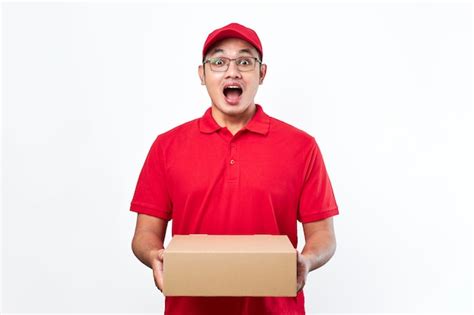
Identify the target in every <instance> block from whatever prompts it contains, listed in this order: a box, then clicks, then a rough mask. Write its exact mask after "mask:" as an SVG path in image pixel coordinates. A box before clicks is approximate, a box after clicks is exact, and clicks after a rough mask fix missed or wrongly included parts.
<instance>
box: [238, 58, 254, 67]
mask: <svg viewBox="0 0 474 315" xmlns="http://www.w3.org/2000/svg"><path fill="white" fill-rule="evenodd" d="M252 62H253V59H252V58H249V57H241V58H239V59H238V60H237V64H238V65H239V66H251V65H252Z"/></svg>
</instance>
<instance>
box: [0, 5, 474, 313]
mask: <svg viewBox="0 0 474 315" xmlns="http://www.w3.org/2000/svg"><path fill="white" fill-rule="evenodd" d="M472 14H473V11H472V5H471V4H470V3H469V2H464V3H458V4H450V3H439V2H437V3H429V2H426V1H425V2H418V3H414V2H412V3H409V2H405V3H395V4H391V3H365V4H361V3H330V2H319V3H316V4H285V3H281V4H273V5H271V4H264V3H262V4H255V3H250V2H242V3H234V4H219V3H209V4H171V3H169V4H167V3H151V2H146V3H141V4H133V3H96V4H91V3H89V4H87V3H69V4H64V3H57V2H56V3H49V4H43V3H38V2H36V3H29V4H21V3H3V6H2V31H3V32H2V92H3V94H2V233H1V234H2V275H1V284H2V295H1V297H2V299H1V300H2V305H1V310H2V312H5V313H17V312H29V313H41V312H46V313H53V312H76V313H89V312H95V313H103V312H115V313H119V312H128V313H146V312H153V313H159V312H160V311H161V310H162V308H163V303H164V298H163V296H162V295H161V293H160V292H159V291H158V290H157V289H156V288H155V287H154V283H153V279H152V273H151V270H150V269H148V268H147V267H145V266H144V265H142V264H141V263H140V262H139V261H138V260H137V259H136V258H135V257H134V256H133V253H132V251H131V239H132V236H133V231H134V226H135V220H136V214H135V213H133V212H130V211H129V205H130V201H131V198H132V194H133V191H134V188H135V184H136V180H137V178H138V174H139V171H140V169H141V167H142V164H143V162H144V159H145V156H146V153H147V152H148V149H149V147H150V145H151V143H152V141H153V140H154V139H155V137H156V136H157V135H158V134H159V133H162V132H164V131H166V130H168V129H170V128H172V127H174V126H176V125H178V124H181V123H184V122H186V121H189V120H191V119H194V118H197V117H200V116H201V115H202V114H203V113H204V111H205V109H206V108H207V107H209V106H210V102H209V99H208V95H207V92H206V90H205V87H203V86H201V85H200V82H199V79H198V76H197V66H198V64H199V62H200V54H201V49H202V44H203V43H204V40H205V38H206V36H207V34H208V33H209V32H210V31H212V30H213V29H215V28H217V27H221V26H223V25H225V24H228V23H230V22H234V21H235V22H239V23H242V24H245V25H247V26H249V27H251V28H253V29H255V30H256V31H257V32H258V34H259V36H260V38H261V40H262V42H263V47H264V61H265V63H267V64H268V75H267V78H266V81H265V83H264V85H262V86H261V87H260V90H259V93H258V95H257V99H256V101H257V102H258V103H260V104H262V106H263V108H264V110H265V111H266V112H267V113H268V114H269V115H270V116H273V117H276V118H279V119H281V120H283V121H286V122H288V123H290V124H292V125H294V126H296V127H298V128H300V129H303V130H305V131H306V132H308V133H310V134H312V135H313V136H315V138H316V140H317V141H318V143H319V145H320V147H321V150H322V153H323V156H324V158H325V162H326V166H327V168H328V171H329V174H330V177H331V180H332V183H333V186H334V190H335V194H336V198H337V201H338V204H339V207H340V213H341V214H340V215H339V216H337V217H336V218H335V227H336V233H337V241H338V248H337V252H336V255H335V256H334V257H333V259H332V260H331V261H330V262H329V263H328V264H327V265H326V266H324V267H323V268H321V269H319V270H316V271H314V272H312V273H311V274H310V276H309V280H308V283H307V285H306V287H305V295H306V309H307V312H308V313H309V314H311V313H341V312H342V313H370V312H376V313H389V312H398V313H417V314H418V313H420V314H421V313H435V312H436V313H438V312H441V313H447V312H450V313H456V312H471V311H472V293H473V292H472V210H473V202H472V193H473V180H472V178H473V175H474V174H473V167H472V161H473V160H474V159H473V157H474V156H473V155H474V154H473V139H472V134H474V130H473V129H474V128H473V104H472V54H473V52H472ZM170 231H171V225H169V227H168V235H167V239H166V244H167V243H168V242H169V239H170ZM301 232H302V231H301V229H300V231H299V236H300V243H299V249H300V250H301V248H302V246H303V245H304V238H303V235H302V234H301Z"/></svg>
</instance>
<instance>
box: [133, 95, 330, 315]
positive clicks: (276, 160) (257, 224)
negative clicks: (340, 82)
mask: <svg viewBox="0 0 474 315" xmlns="http://www.w3.org/2000/svg"><path fill="white" fill-rule="evenodd" d="M130 210H131V211H135V212H138V213H144V214H148V215H152V216H156V217H159V218H162V219H165V220H173V221H172V222H173V224H172V235H175V234H201V233H202V234H234V235H239V234H275V235H288V237H289V239H290V241H291V242H292V244H293V246H294V247H295V248H297V242H298V240H297V220H298V221H300V222H302V223H306V222H311V221H316V220H322V219H325V218H328V217H330V216H334V215H336V214H338V213H339V212H338V208H337V204H336V201H335V198H334V194H333V191H332V187H331V183H330V181H329V177H328V174H327V172H326V168H325V166H324V161H323V158H322V156H321V152H320V151H319V148H318V145H317V144H316V141H315V139H314V138H313V137H312V136H310V135H309V134H307V133H306V132H304V131H302V130H299V129H297V128H295V127H293V126H291V125H289V124H287V123H285V122H282V121H280V120H278V119H275V118H273V117H271V116H269V115H267V114H266V113H265V112H264V111H263V109H262V107H261V106H260V105H258V104H257V105H256V112H255V114H254V116H253V117H252V119H251V120H250V121H249V122H248V123H247V125H246V126H245V127H243V128H242V129H241V130H239V131H238V132H237V133H236V134H235V135H232V134H231V133H230V131H229V130H228V129H227V128H226V127H220V126H219V125H218V124H217V122H216V121H215V120H214V118H213V117H212V114H211V107H209V108H208V109H207V110H206V112H205V113H204V115H203V116H202V117H201V118H198V119H195V120H192V121H189V122H187V123H184V124H182V125H180V126H177V127H175V128H173V129H171V130H169V131H167V132H165V133H162V134H160V135H159V136H158V137H157V138H156V140H155V141H154V143H153V144H152V146H151V149H150V151H149V153H148V156H147V158H146V160H145V163H144V165H143V168H142V171H141V173H140V176H139V179H138V183H137V186H136V189H135V194H134V196H133V200H132V202H131V209H130ZM304 312H305V311H304V294H303V292H302V291H300V292H299V293H298V295H297V296H296V297H166V299H165V314H184V315H188V314H206V315H210V314H219V315H220V314H239V315H240V314H252V315H253V314H304Z"/></svg>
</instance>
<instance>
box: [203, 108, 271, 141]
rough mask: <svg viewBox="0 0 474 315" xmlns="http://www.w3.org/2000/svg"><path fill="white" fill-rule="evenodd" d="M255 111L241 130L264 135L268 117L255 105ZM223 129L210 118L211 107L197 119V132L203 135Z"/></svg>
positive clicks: (268, 121) (267, 125)
mask: <svg viewBox="0 0 474 315" xmlns="http://www.w3.org/2000/svg"><path fill="white" fill-rule="evenodd" d="M255 106H256V110H255V113H254V115H253V117H252V118H251V119H250V121H249V122H248V123H247V125H246V126H245V127H243V129H248V130H250V131H253V132H256V133H260V134H262V135H265V134H267V133H268V129H269V127H270V117H269V116H268V115H267V114H266V113H265V112H264V111H263V108H262V106H260V105H259V104H255ZM221 128H223V127H221V126H219V124H218V123H217V122H216V120H215V119H214V117H212V107H209V108H208V109H207V110H206V112H205V113H204V115H203V116H202V117H201V118H200V119H199V130H200V131H201V132H204V133H212V132H215V131H217V130H219V129H221Z"/></svg>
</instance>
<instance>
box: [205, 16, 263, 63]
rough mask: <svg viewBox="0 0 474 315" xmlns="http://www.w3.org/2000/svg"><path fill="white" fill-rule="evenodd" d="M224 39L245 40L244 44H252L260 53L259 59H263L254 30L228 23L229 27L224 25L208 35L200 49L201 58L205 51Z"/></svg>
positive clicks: (260, 46) (260, 44)
mask: <svg viewBox="0 0 474 315" xmlns="http://www.w3.org/2000/svg"><path fill="white" fill-rule="evenodd" d="M226 38H240V39H243V40H245V41H246V42H248V43H250V44H252V46H254V47H255V48H256V49H257V50H258V52H259V53H260V58H262V59H263V50H262V43H261V42H260V39H259V38H258V35H257V33H255V31H254V30H252V29H250V28H248V27H245V26H243V25H240V24H238V23H230V24H229V25H226V26H224V27H222V28H218V29H216V30H214V31H213V32H212V33H211V34H209V36H207V39H206V42H205V43H204V47H203V49H202V57H203V58H204V56H205V55H206V52H207V50H208V49H209V48H210V47H211V46H212V45H213V44H214V43H216V42H217V41H219V40H221V39H226Z"/></svg>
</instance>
